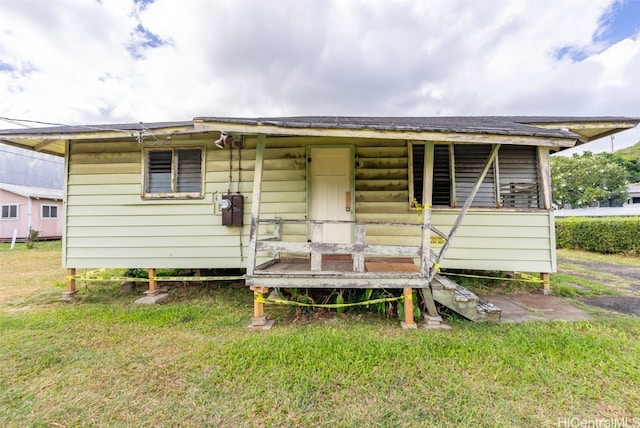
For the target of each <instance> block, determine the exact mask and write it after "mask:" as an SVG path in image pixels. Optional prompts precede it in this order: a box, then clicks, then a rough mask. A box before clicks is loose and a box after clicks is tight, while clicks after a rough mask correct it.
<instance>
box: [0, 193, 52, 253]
mask: <svg viewBox="0 0 640 428" xmlns="http://www.w3.org/2000/svg"><path fill="white" fill-rule="evenodd" d="M62 195H63V192H62V190H56V189H47V188H43V187H33V186H20V185H17V184H8V183H0V242H7V241H11V240H12V239H14V236H15V239H16V240H18V241H26V240H27V239H28V238H29V234H30V231H37V232H38V239H60V238H61V237H62Z"/></svg>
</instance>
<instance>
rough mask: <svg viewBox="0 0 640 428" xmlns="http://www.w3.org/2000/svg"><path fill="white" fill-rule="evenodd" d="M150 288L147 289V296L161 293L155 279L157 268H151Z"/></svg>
mask: <svg viewBox="0 0 640 428" xmlns="http://www.w3.org/2000/svg"><path fill="white" fill-rule="evenodd" d="M148 272H149V289H148V290H147V291H146V294H147V296H155V295H156V294H158V293H160V290H158V281H156V280H155V277H156V269H155V268H149V270H148Z"/></svg>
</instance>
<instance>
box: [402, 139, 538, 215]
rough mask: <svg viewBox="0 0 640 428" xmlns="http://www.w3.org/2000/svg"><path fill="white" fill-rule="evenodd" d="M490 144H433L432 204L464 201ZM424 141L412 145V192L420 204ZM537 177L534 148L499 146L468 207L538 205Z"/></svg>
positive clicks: (535, 150)
mask: <svg viewBox="0 0 640 428" xmlns="http://www.w3.org/2000/svg"><path fill="white" fill-rule="evenodd" d="M491 149H492V146H491V145H490V144H435V145H434V156H433V159H434V164H433V194H432V203H433V206H447V207H449V206H450V207H456V206H461V205H463V204H464V202H465V200H466V199H467V197H468V196H469V195H470V194H471V190H472V189H473V187H474V186H475V184H476V180H477V179H478V177H479V176H480V173H481V172H482V169H483V167H484V165H485V163H486V161H487V159H488V158H489V154H490V153H491ZM424 150H425V145H424V144H412V146H411V156H412V166H413V177H411V178H412V180H413V181H412V184H413V195H412V197H413V198H414V199H415V200H417V201H418V202H419V203H422V189H423V183H422V179H423V171H424ZM540 193H541V192H540V180H539V174H538V158H537V149H536V147H531V146H510V145H502V146H501V147H500V150H499V151H498V155H497V157H496V160H495V162H494V164H493V166H492V168H490V169H489V171H488V172H487V175H486V176H485V178H484V181H483V182H482V184H481V185H480V189H479V190H478V193H477V194H476V196H475V198H474V200H473V203H472V204H471V206H472V207H483V208H496V207H504V208H539V207H540V206H541V201H540V199H541V194H540Z"/></svg>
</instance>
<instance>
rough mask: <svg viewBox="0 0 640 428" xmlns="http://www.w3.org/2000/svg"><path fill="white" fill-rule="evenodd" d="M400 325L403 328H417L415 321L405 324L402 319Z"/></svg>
mask: <svg viewBox="0 0 640 428" xmlns="http://www.w3.org/2000/svg"><path fill="white" fill-rule="evenodd" d="M400 327H402V329H403V330H415V329H417V328H418V324H416V323H413V324H407V323H406V322H404V321H400Z"/></svg>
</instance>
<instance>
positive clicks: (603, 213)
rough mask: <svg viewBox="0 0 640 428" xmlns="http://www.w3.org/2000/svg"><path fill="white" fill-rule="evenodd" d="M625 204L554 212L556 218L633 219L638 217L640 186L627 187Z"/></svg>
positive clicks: (566, 208)
mask: <svg viewBox="0 0 640 428" xmlns="http://www.w3.org/2000/svg"><path fill="white" fill-rule="evenodd" d="M627 193H628V195H629V196H628V198H627V202H626V203H624V204H620V205H618V206H606V205H599V206H598V205H596V206H589V207H584V208H571V206H570V205H569V206H568V207H564V208H562V209H557V210H556V211H555V216H556V217H635V216H640V184H638V183H636V184H629V185H627Z"/></svg>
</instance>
